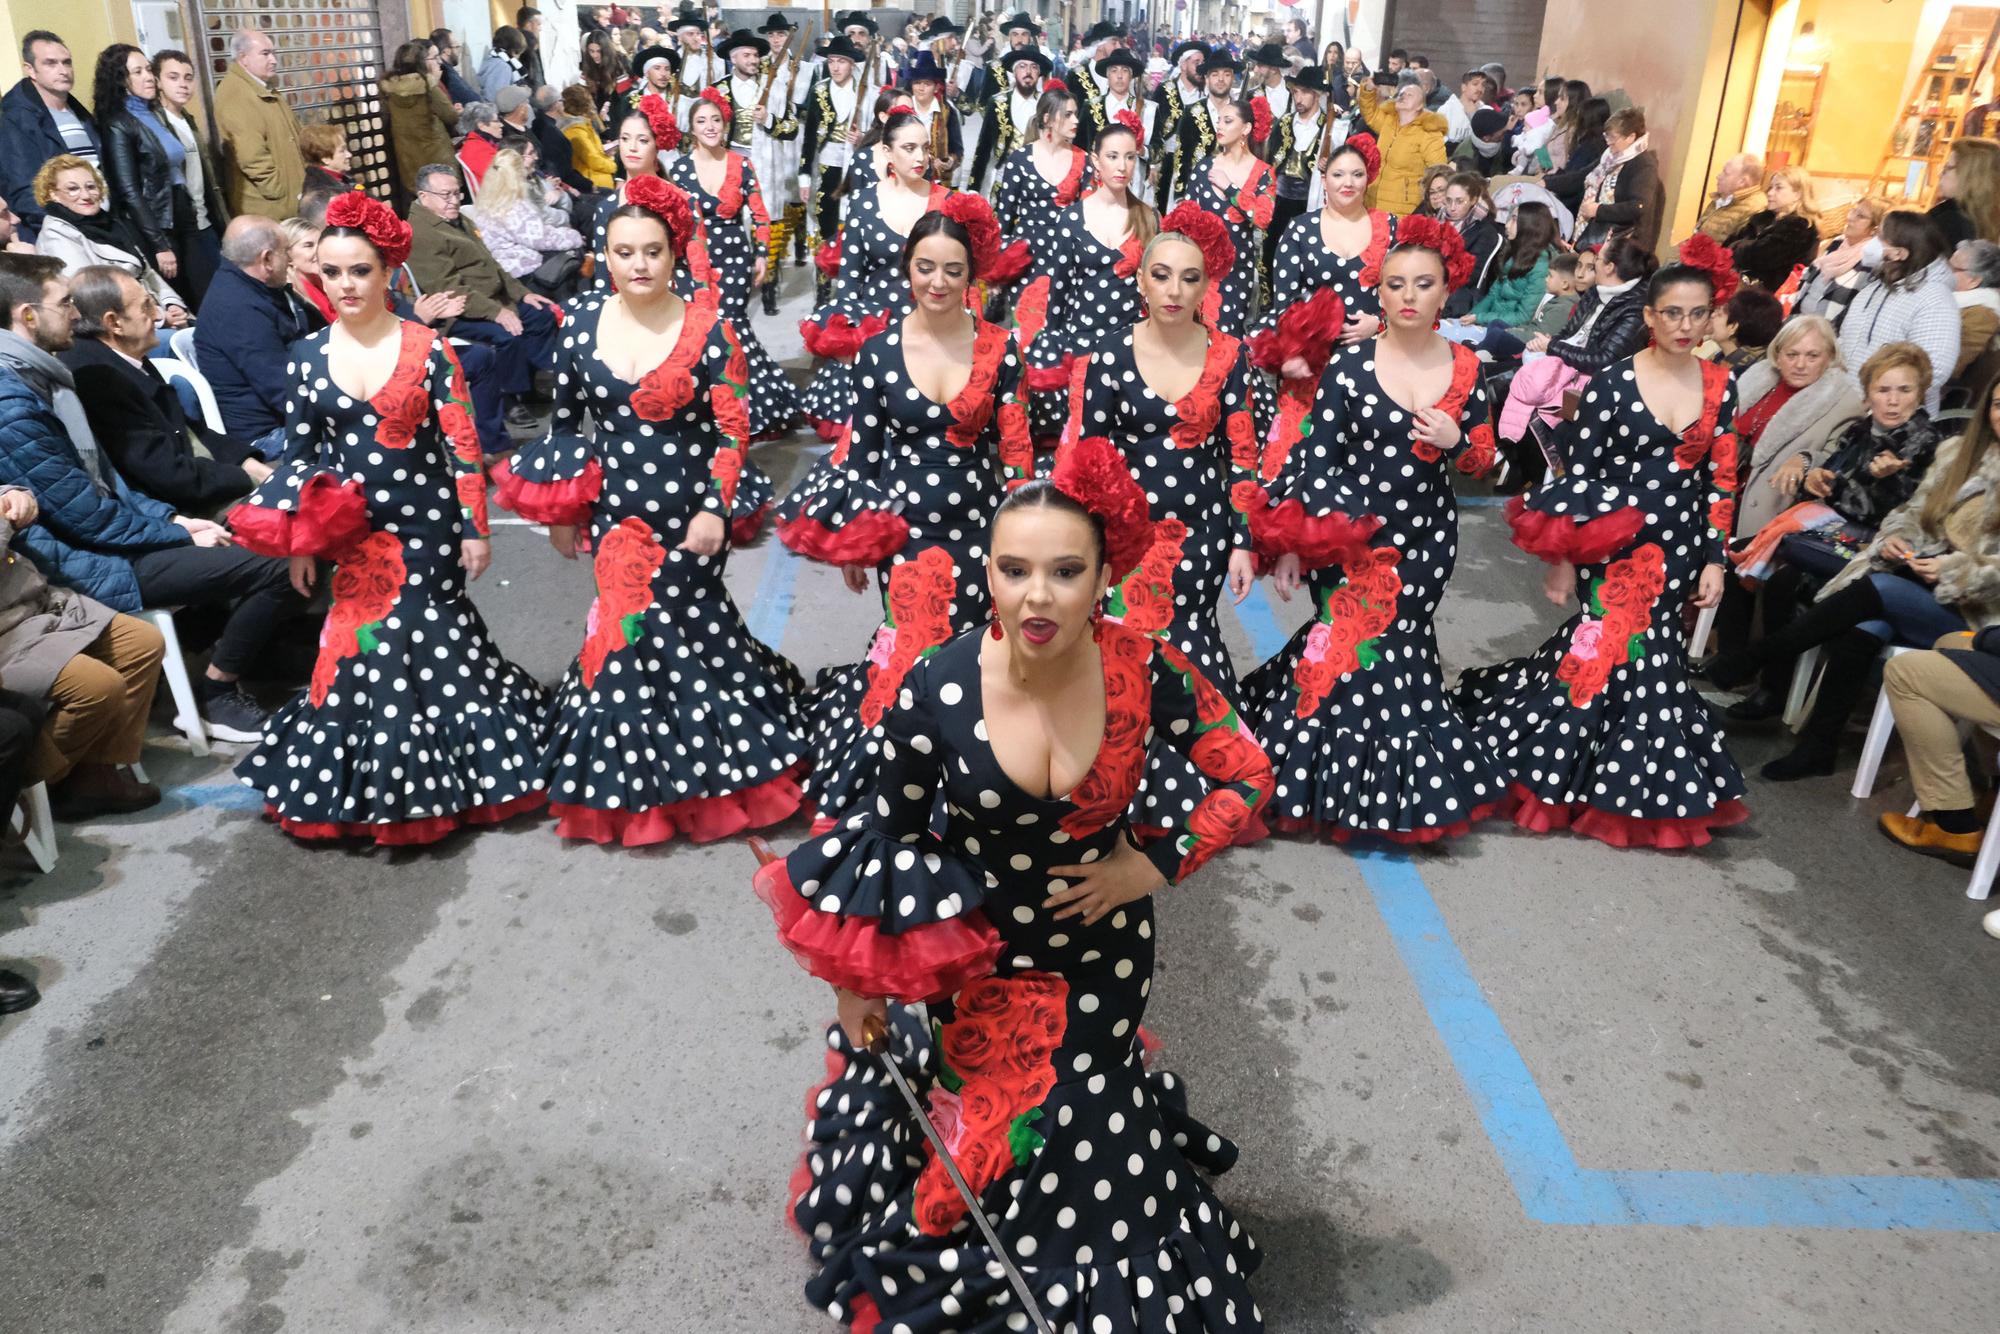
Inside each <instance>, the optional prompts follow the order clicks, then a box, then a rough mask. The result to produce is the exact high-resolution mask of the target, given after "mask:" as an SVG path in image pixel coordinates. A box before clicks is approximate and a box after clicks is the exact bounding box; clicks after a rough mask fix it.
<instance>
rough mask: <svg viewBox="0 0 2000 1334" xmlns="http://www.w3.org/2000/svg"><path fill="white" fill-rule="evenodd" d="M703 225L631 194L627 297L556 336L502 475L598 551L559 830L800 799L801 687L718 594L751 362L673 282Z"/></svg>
mask: <svg viewBox="0 0 2000 1334" xmlns="http://www.w3.org/2000/svg"><path fill="white" fill-rule="evenodd" d="M704 105H705V104H704ZM698 226H699V224H698V222H697V221H696V217H695V213H694V210H693V207H692V205H691V204H690V203H689V201H688V198H687V196H686V195H685V194H683V193H682V192H681V190H680V189H679V188H678V187H677V186H673V185H670V184H668V183H667V182H665V181H661V180H658V179H656V178H654V177H651V176H642V177H640V178H639V179H637V180H634V181H631V182H628V183H627V185H626V187H625V202H624V203H623V204H621V205H619V207H618V209H617V211H616V212H614V213H613V214H612V215H611V220H610V227H609V236H610V241H609V246H610V250H609V254H610V263H611V279H612V282H613V284H614V285H615V286H616V288H617V291H616V292H615V293H614V294H613V295H610V296H606V297H604V298H601V299H599V300H596V301H593V302H590V303H589V304H587V305H585V306H584V307H583V308H582V309H581V310H578V311H576V312H575V313H574V314H573V316H572V318H571V319H570V320H569V321H567V322H566V323H565V324H564V326H563V340H562V346H561V350H560V352H559V354H558V365H559V368H560V372H561V373H560V375H559V377H558V379H557V390H556V406H555V415H554V417H553V418H552V420H551V421H550V424H549V434H548V435H547V436H546V437H545V438H544V439H542V440H541V441H539V442H537V443H535V444H532V445H527V446H523V447H522V448H521V449H520V450H519V451H518V452H517V453H516V454H515V455H514V457H513V458H512V459H511V460H510V461H509V462H508V463H507V464H505V465H504V466H502V467H501V468H499V469H496V477H497V479H498V481H499V485H500V503H501V504H503V505H505V506H506V507H507V508H509V509H511V510H513V511H515V512H516V513H517V514H519V515H521V516H522V517H523V518H526V519H530V520H532V521H534V522H536V523H545V524H547V525H549V545H551V546H553V547H554V548H555V549H556V551H557V553H558V554H559V555H561V556H563V557H564V558H566V559H571V560H573V559H575V558H576V555H577V553H578V551H580V550H582V549H583V543H582V542H580V541H579V540H578V533H577V529H578V527H579V526H582V525H585V524H587V525H588V526H589V538H590V540H589V549H590V550H591V551H593V552H594V553H595V555H594V557H593V564H594V566H595V574H596V578H597V600H596V601H595V602H594V603H592V604H591V608H590V619H589V623H588V629H587V630H586V632H585V637H584V641H583V648H582V650H581V651H580V652H579V654H578V655H577V660H576V661H575V662H574V663H573V664H571V666H570V669H569V672H568V674H567V675H566V676H565V677H564V678H563V682H562V685H561V686H560V688H559V690H558V693H557V698H556V702H555V705H554V708H553V710H552V712H551V732H552V736H551V739H550V742H549V746H548V750H547V754H546V758H545V760H544V761H543V763H542V765H541V767H540V772H541V773H542V775H543V776H544V777H545V778H546V781H547V784H548V788H549V793H550V800H551V803H552V805H553V809H554V810H555V813H556V815H557V816H558V817H559V820H558V823H557V825H556V832H557V833H559V834H561V835H562V836H563V837H564V838H579V839H589V840H591V841H592V842H596V843H612V842H617V843H622V844H624V845H625V846H627V847H636V846H639V845H641V844H646V843H660V842H665V841H666V840H668V839H671V838H675V837H686V838H689V839H692V840H693V841H695V842H698V843H699V842H706V841H707V840H710V839H716V838H724V837H727V836H729V835H731V834H735V833H737V832H739V831H741V830H744V829H752V828H757V827H760V826H763V825H767V824H775V823H776V822H778V821H780V820H783V819H786V818H788V817H789V816H790V815H791V814H792V813H793V812H794V811H796V810H797V809H798V806H799V788H798V782H797V778H798V775H799V773H800V772H801V771H802V770H803V768H804V763H803V762H804V758H805V747H804V746H803V745H802V744H801V743H800V741H799V738H798V729H797V725H796V724H797V718H796V713H795V706H794V704H793V700H794V699H795V697H796V696H797V695H798V693H799V692H800V691H801V690H802V689H803V686H804V683H803V681H802V680H801V679H800V677H799V674H798V671H797V670H796V669H795V668H794V667H793V666H792V665H791V663H789V662H787V661H786V660H785V659H784V658H782V657H780V656H778V654H777V653H775V652H773V651H772V650H771V649H769V648H766V647H765V646H764V645H763V644H762V643H761V642H759V641H758V640H757V639H755V638H754V637H753V636H752V635H751V634H750V632H749V630H748V629H746V628H745V627H744V624H743V618H742V616H741V615H740V614H739V613H738V612H737V610H736V604H735V603H734V602H732V601H731V600H730V597H729V590H728V589H727V588H725V587H724V586H723V580H722V575H723V567H724V565H725V564H726V562H727V560H728V542H727V538H726V535H725V516H727V515H728V514H729V512H730V502H731V499H732V497H731V494H730V493H731V492H732V491H733V490H734V489H735V487H736V485H737V478H738V475H739V474H740V472H741V470H742V467H743V454H744V449H745V447H746V446H747V444H748V443H749V438H750V424H749V422H750V419H749V412H748V406H747V405H748V395H749V386H748V384H747V378H748V376H749V363H748V361H747V360H746V359H745V357H744V355H743V349H742V346H741V344H740V343H739V342H738V336H737V333H736V329H735V326H734V325H733V324H731V323H730V322H729V321H728V320H726V319H724V318H722V316H721V313H720V311H719V309H718V298H717V297H716V294H715V292H714V290H713V289H711V288H708V287H705V286H704V287H700V288H697V289H696V292H695V295H694V296H693V297H692V298H687V299H683V298H682V297H681V296H680V295H679V294H678V293H677V292H675V290H674V269H675V267H676V266H677V265H678V264H680V263H683V262H684V257H685V256H686V254H687V251H688V247H689V245H690V243H691V242H692V240H693V238H694V236H695V234H696V230H697V228H698ZM586 418H588V419H589V426H590V427H591V428H594V429H588V430H587V429H586V422H585V419H586ZM635 755H636V756H637V757H638V758H637V760H636V761H635V760H634V759H633V756H635Z"/></svg>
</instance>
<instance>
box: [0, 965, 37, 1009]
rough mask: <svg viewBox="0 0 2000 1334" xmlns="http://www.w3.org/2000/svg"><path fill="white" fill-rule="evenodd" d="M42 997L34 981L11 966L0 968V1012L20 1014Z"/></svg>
mask: <svg viewBox="0 0 2000 1334" xmlns="http://www.w3.org/2000/svg"><path fill="white" fill-rule="evenodd" d="M41 998H42V993H41V992H39V991H37V990H35V984H34V983H33V982H30V981H29V980H28V979H27V978H25V977H22V976H21V975H20V974H19V973H17V972H15V971H14V970H13V969H11V968H0V1014H18V1013H20V1012H21V1011H22V1010H26V1009H29V1008H31V1007H32V1006H33V1005H34V1004H35V1003H36V1002H37V1001H39V1000H41Z"/></svg>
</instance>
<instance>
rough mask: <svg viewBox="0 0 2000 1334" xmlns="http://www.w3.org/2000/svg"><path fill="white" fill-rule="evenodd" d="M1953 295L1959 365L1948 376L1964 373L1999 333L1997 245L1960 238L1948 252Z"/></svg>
mask: <svg viewBox="0 0 2000 1334" xmlns="http://www.w3.org/2000/svg"><path fill="white" fill-rule="evenodd" d="M1950 262H1951V283H1952V298H1953V299H1954V300H1956V301H1957V302H1958V364H1957V365H1955V366H1953V367H1952V368H1951V374H1950V375H1949V376H1947V377H1946V378H1947V379H1951V380H1956V379H1957V378H1958V377H1959V376H1961V375H1963V374H1965V368H1966V367H1968V366H1970V365H1971V364H1972V363H1973V362H1974V361H1975V360H1976V359H1977V358H1978V356H1979V354H1980V353H1982V352H1984V351H1986V350H1987V349H1988V348H1990V347H1992V346H1993V335H1994V334H1996V333H2000V290H1995V289H2000V245H1995V244H1993V242H1991V241H1960V242H1959V243H1958V247H1957V248H1956V249H1955V250H1953V251H1952V252H1951V261H1950Z"/></svg>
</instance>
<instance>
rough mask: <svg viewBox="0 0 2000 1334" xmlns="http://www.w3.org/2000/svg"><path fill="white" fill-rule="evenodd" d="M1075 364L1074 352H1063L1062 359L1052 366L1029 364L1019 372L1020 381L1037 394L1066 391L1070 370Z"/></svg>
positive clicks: (1067, 389)
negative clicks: (1024, 369)
mask: <svg viewBox="0 0 2000 1334" xmlns="http://www.w3.org/2000/svg"><path fill="white" fill-rule="evenodd" d="M1075 365H1076V354H1075V353H1072V352H1065V353H1063V354H1062V359H1061V360H1060V361H1058V362H1056V364H1055V365H1053V366H1030V367H1028V369H1027V370H1026V371H1024V372H1022V374H1021V383H1022V384H1024V385H1026V386H1027V387H1028V389H1029V390H1030V391H1031V392H1033V393H1037V394H1054V393H1067V392H1068V391H1069V380H1070V371H1071V369H1072V368H1073V367H1074V366H1075Z"/></svg>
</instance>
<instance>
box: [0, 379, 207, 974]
mask: <svg viewBox="0 0 2000 1334" xmlns="http://www.w3.org/2000/svg"><path fill="white" fill-rule="evenodd" d="M15 383H16V384H18V383H19V382H18V381H16V382H15ZM4 385H5V376H4V373H0V387H4ZM167 397H168V398H172V397H173V395H172V394H169V395H167ZM39 514H40V507H39V506H38V505H37V504H36V503H35V497H34V493H33V492H31V491H29V490H28V489H27V488H26V487H24V486H14V485H8V486H5V487H0V550H5V549H6V548H8V547H11V546H12V545H13V544H14V542H15V540H16V535H17V534H19V535H21V536H22V537H23V538H25V535H26V533H27V531H28V530H29V528H30V527H31V526H32V525H33V524H34V523H35V520H36V519H37V517H38V516H39ZM165 652H166V645H165V643H164V641H163V640H162V639H161V638H160V632H159V631H158V630H155V629H154V628H153V627H152V626H150V625H148V624H146V623H145V622H144V621H142V620H139V619H138V618H137V617H134V616H124V615H121V614H119V613H118V612H115V611H113V610H112V609H111V608H109V607H107V606H105V605H104V604H103V603H102V602H97V601H94V600H93V599H91V598H88V597H85V596H84V595H83V594H81V593H78V592H74V591H73V590H71V589H67V588H55V587H52V586H51V585H50V584H49V582H48V580H46V579H44V578H43V577H42V573H41V571H40V570H39V569H37V568H36V563H35V561H34V560H33V559H29V560H15V559H14V558H13V557H12V556H8V557H7V558H6V560H5V561H4V563H0V681H5V682H6V688H5V689H4V690H0V719H4V722H0V734H4V735H5V738H6V739H5V741H0V772H4V773H5V774H6V777H4V778H0V803H4V804H0V817H4V816H7V815H11V814H12V813H13V810H14V806H15V803H16V802H17V801H18V800H19V798H20V790H21V787H22V785H23V784H24V783H47V784H48V785H49V807H50V810H51V812H52V813H53V814H54V815H55V817H56V818H57V819H58V820H89V819H94V818H96V817H97V816H101V815H128V814H130V813H131V812H133V811H143V810H145V809H146V808H147V807H149V806H157V805H158V804H159V802H160V789H159V788H157V787H155V786H154V785H153V784H151V783H142V782H140V781H139V780H138V779H136V778H134V777H133V776H132V774H131V771H130V766H132V765H134V764H137V763H138V762H139V750H140V748H141V747H142V746H143V745H144V744H145V741H146V715H147V714H149V713H150V712H152V708H153V688H154V686H156V685H157V684H159V680H160V658H161V657H162V656H163V655H164V654H165ZM23 716H25V717H27V718H29V719H31V720H34V723H35V725H34V726H33V728H32V729H31V730H30V731H29V732H28V744H27V746H26V752H25V754H23V755H20V756H19V757H18V758H16V756H15V754H13V752H15V751H16V749H17V747H19V745H20V738H18V737H17V736H15V735H14V732H15V730H16V726H17V725H15V724H14V721H13V720H14V719H15V718H18V717H23ZM23 760H25V764H22V763H21V762H22V761H23ZM17 766H18V767H17ZM0 985H4V983H3V982H0ZM4 994H5V993H4V991H0V1000H4Z"/></svg>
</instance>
